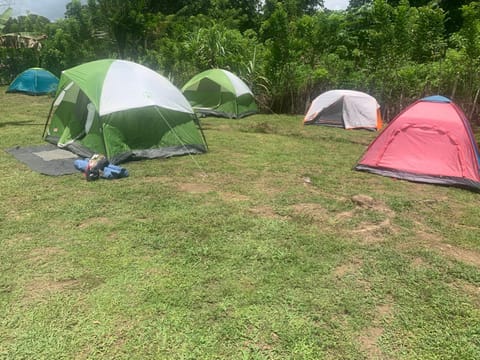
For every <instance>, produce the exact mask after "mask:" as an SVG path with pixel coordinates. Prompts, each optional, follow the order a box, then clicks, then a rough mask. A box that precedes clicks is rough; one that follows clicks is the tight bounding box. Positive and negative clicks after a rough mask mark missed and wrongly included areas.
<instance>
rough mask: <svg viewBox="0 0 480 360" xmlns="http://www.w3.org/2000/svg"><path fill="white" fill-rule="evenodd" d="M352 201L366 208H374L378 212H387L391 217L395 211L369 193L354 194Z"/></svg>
mask: <svg viewBox="0 0 480 360" xmlns="http://www.w3.org/2000/svg"><path fill="white" fill-rule="evenodd" d="M352 201H353V203H354V204H355V205H357V206H359V207H362V208H366V209H372V210H375V211H378V212H382V213H385V214H386V215H387V216H389V217H393V216H394V215H395V213H394V212H393V211H392V210H391V209H390V208H389V207H388V206H386V205H385V204H384V203H383V202H381V201H379V200H375V199H374V198H372V197H370V196H368V195H362V194H359V195H353V196H352Z"/></svg>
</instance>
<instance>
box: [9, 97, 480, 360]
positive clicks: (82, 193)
mask: <svg viewBox="0 0 480 360" xmlns="http://www.w3.org/2000/svg"><path fill="white" fill-rule="evenodd" d="M4 90H5V89H4V88H1V89H0V93H1V95H0V106H1V109H2V111H1V112H0V131H1V135H2V142H1V144H2V145H1V147H2V149H3V150H4V149H7V148H9V147H13V146H26V145H33V144H42V143H43V140H42V138H41V135H42V131H43V125H44V122H45V119H46V117H47V114H48V111H49V107H50V103H51V100H52V99H51V98H48V97H29V96H23V95H14V94H4ZM301 119H302V117H301V116H280V115H256V116H252V117H248V118H245V119H241V120H235V121H234V120H226V119H214V118H205V119H202V120H201V121H202V124H203V126H204V128H205V135H206V138H207V141H208V143H209V146H210V152H209V153H207V154H204V155H198V156H194V157H190V156H185V157H177V158H171V159H168V160H149V161H141V162H132V163H126V164H124V166H125V167H126V168H127V169H128V170H129V172H130V176H129V177H128V178H124V179H120V180H113V181H108V180H99V181H96V182H86V181H85V180H84V179H83V177H82V175H81V174H80V173H78V174H73V175H68V176H62V177H48V176H44V175H40V174H37V173H34V172H32V171H31V170H29V169H28V168H27V167H26V166H25V165H23V164H22V163H20V162H18V161H17V160H15V159H14V158H13V157H12V156H11V155H9V154H8V153H6V152H5V151H2V152H0V171H1V173H2V177H1V178H0V187H1V195H0V196H1V197H0V245H1V248H0V249H1V250H0V358H2V359H376V358H378V359H478V358H480V290H479V289H480V271H479V267H480V242H479V239H480V226H479V225H478V224H479V221H478V219H479V218H480V210H479V209H480V198H479V194H475V193H473V192H470V191H467V190H462V189H456V188H451V187H440V186H434V185H427V184H416V183H411V182H405V181H399V180H393V179H390V178H386V177H381V176H377V175H371V174H367V173H361V172H356V171H353V170H352V167H353V166H354V164H355V163H356V161H357V160H358V158H359V157H360V156H361V155H362V153H363V151H364V150H365V149H366V147H367V146H368V144H369V143H370V141H371V140H372V139H374V137H375V136H376V135H377V134H376V133H372V132H366V131H345V130H340V129H333V128H327V127H315V126H314V127H305V128H303V127H302V125H301ZM358 195H366V196H368V197H370V198H371V199H373V204H370V205H362V203H360V202H358V200H356V199H357V197H358Z"/></svg>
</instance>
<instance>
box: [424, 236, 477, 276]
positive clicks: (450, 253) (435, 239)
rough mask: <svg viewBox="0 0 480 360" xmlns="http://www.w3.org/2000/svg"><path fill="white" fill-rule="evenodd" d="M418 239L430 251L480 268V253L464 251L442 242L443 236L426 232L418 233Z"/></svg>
mask: <svg viewBox="0 0 480 360" xmlns="http://www.w3.org/2000/svg"><path fill="white" fill-rule="evenodd" d="M417 237H418V239H417V240H418V241H419V242H420V243H421V244H423V246H425V247H426V248H428V249H434V250H435V251H437V252H439V253H441V254H442V255H445V256H447V257H449V258H452V259H455V260H457V261H461V262H464V263H467V264H470V265H473V266H476V267H480V253H479V252H478V251H474V250H468V249H462V248H460V247H458V246H455V245H450V244H447V243H445V242H443V241H442V240H443V239H442V237H441V236H437V235H434V234H431V233H427V232H425V231H418V232H417Z"/></svg>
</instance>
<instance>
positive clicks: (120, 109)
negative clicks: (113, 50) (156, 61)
mask: <svg viewBox="0 0 480 360" xmlns="http://www.w3.org/2000/svg"><path fill="white" fill-rule="evenodd" d="M45 132H46V135H45V134H44V135H45V140H46V141H48V142H50V143H53V144H56V145H57V146H58V147H60V148H64V149H67V150H70V151H71V152H73V153H75V154H77V155H79V156H83V157H91V156H92V155H93V154H95V153H100V154H104V155H105V156H106V157H107V158H108V160H109V161H110V162H111V163H113V164H118V163H121V162H125V161H129V160H137V159H145V158H158V157H171V156H176V155H185V154H200V153H204V152H206V151H207V144H206V141H205V138H204V136H203V133H202V130H201V128H200V126H199V123H198V119H197V117H196V115H195V113H194V111H193V109H192V107H191V106H190V104H189V103H188V101H187V100H186V99H185V97H184V96H183V95H182V93H181V92H180V90H179V89H177V88H176V87H175V86H174V85H173V84H172V83H170V82H169V81H168V80H167V79H166V78H164V77H163V76H161V75H160V74H158V73H156V72H155V71H153V70H151V69H149V68H147V67H145V66H142V65H139V64H136V63H133V62H130V61H124V60H111V59H106V60H98V61H92V62H89V63H85V64H82V65H79V66H76V67H74V68H71V69H68V70H65V71H63V72H62V75H61V77H60V83H59V87H58V91H57V93H56V96H55V99H54V101H53V103H52V109H51V111H50V114H49V118H48V119H47V123H46V124H45V131H44V133H45Z"/></svg>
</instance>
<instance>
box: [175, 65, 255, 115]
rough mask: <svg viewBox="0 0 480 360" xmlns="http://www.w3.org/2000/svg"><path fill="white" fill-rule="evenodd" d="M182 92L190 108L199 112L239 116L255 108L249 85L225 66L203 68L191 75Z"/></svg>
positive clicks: (253, 110)
mask: <svg viewBox="0 0 480 360" xmlns="http://www.w3.org/2000/svg"><path fill="white" fill-rule="evenodd" d="M182 92H183V95H185V97H186V98H187V99H188V101H189V102H190V104H191V105H192V107H193V108H194V110H195V111H196V112H197V113H200V114H202V115H206V116H208V115H210V116H218V117H226V118H242V117H245V116H248V115H252V114H255V113H256V112H257V104H256V103H255V97H254V95H253V93H252V91H251V90H250V88H249V87H248V86H247V84H245V82H243V80H242V79H240V78H239V77H238V76H236V75H235V74H232V73H231V72H230V71H227V70H223V69H210V70H206V71H203V72H201V73H199V74H197V75H195V76H194V77H193V78H191V79H190V80H189V81H188V82H187V83H186V84H185V85H184V86H183V88H182Z"/></svg>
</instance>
